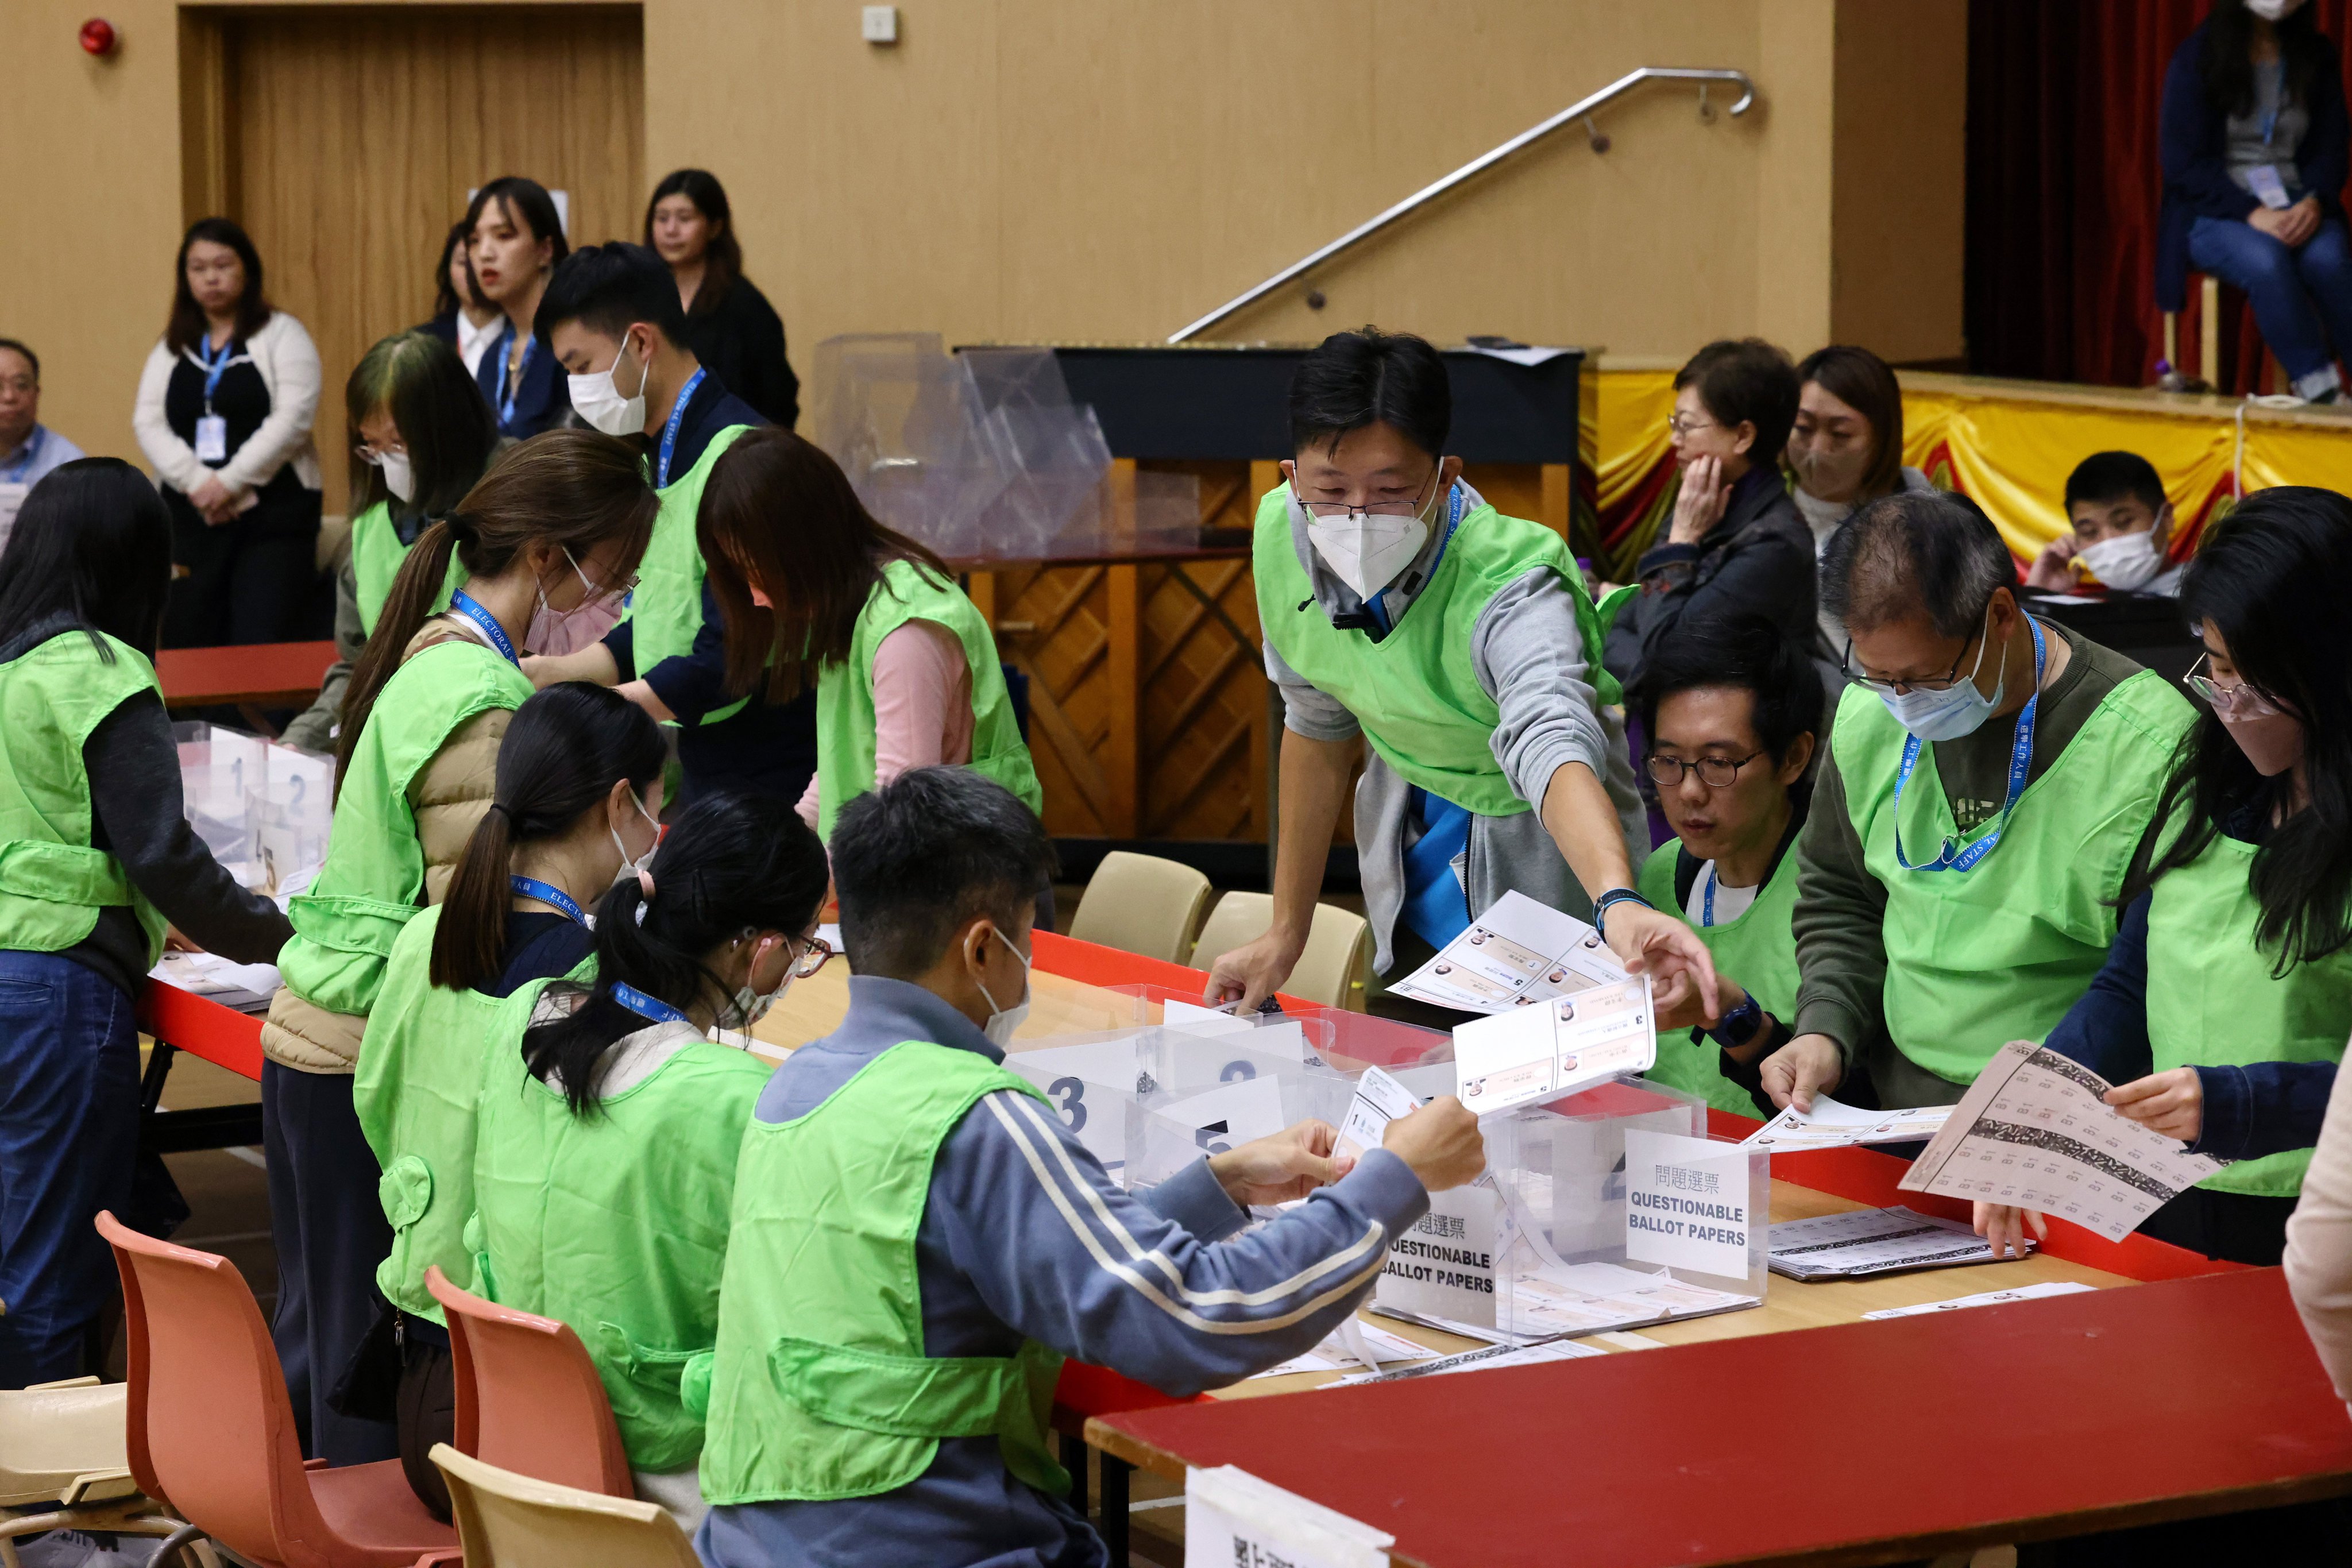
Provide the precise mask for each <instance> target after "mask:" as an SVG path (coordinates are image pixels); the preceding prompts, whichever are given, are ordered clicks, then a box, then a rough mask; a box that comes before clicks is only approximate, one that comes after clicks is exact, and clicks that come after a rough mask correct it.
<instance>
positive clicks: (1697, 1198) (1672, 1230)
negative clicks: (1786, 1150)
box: [1625, 1128, 1757, 1276]
mask: <svg viewBox="0 0 2352 1568" xmlns="http://www.w3.org/2000/svg"><path fill="white" fill-rule="evenodd" d="M1748 1210H1749V1204H1748V1151H1747V1150H1745V1149H1743V1148H1741V1147H1740V1146H1739V1145H1738V1144H1737V1143H1715V1142H1709V1141H1707V1140H1706V1139H1705V1138H1681V1137H1677V1136H1675V1134H1674V1133H1671V1132H1645V1131H1642V1130H1640V1129H1639V1128H1628V1129H1627V1130H1626V1132H1625V1257H1626V1258H1627V1260H1628V1261H1631V1262H1635V1263H1662V1264H1664V1265H1665V1266H1666V1267H1667V1268H1688V1269H1695V1270H1696V1271H1697V1272H1699V1273H1701V1274H1719V1275H1733V1276H1737V1275H1743V1274H1746V1273H1747V1272H1748V1246H1749V1239H1750V1238H1749V1235H1748V1232H1749V1229H1750V1227H1751V1226H1753V1225H1754V1224H1755V1221H1756V1218H1757V1216H1756V1215H1753V1214H1751V1213H1749V1212H1748Z"/></svg>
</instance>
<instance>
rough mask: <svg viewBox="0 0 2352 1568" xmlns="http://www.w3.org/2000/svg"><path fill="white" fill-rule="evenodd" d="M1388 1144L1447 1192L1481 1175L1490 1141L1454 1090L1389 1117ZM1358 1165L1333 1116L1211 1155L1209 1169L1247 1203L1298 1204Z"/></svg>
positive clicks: (1384, 1144) (1425, 1181) (1435, 1188)
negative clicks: (1342, 1144)
mask: <svg viewBox="0 0 2352 1568" xmlns="http://www.w3.org/2000/svg"><path fill="white" fill-rule="evenodd" d="M1381 1148H1383V1149H1386V1150H1387V1151H1388V1152H1390V1153H1391V1154H1394V1155H1395V1156H1396V1157H1397V1158H1398V1159H1400V1160H1402V1161H1403V1162H1404V1163H1406V1164H1407V1165H1408V1166H1410V1167H1412V1173H1413V1174H1414V1175H1415V1176H1417V1177H1419V1178H1420V1179H1421V1184H1422V1186H1423V1188H1424V1189H1426V1190H1427V1191H1430V1192H1433V1193H1442V1192H1445V1191H1447V1190H1449V1189H1451V1188H1454V1187H1459V1186H1463V1185H1465V1184H1468V1183H1471V1182H1474V1181H1476V1180H1477V1179H1478V1173H1479V1172H1481V1171H1483V1170H1485V1169H1486V1139H1485V1137H1484V1136H1483V1135H1481V1134H1480V1132H1479V1131H1478V1119H1477V1118H1476V1117H1475V1116H1473V1115H1471V1114H1470V1113H1469V1112H1468V1111H1467V1110H1464V1109H1463V1108H1462V1102H1461V1101H1460V1100H1456V1099H1454V1097H1453V1096H1452V1095H1450V1094H1445V1095H1440V1096H1438V1098H1436V1099H1435V1100H1431V1101H1430V1102H1429V1103H1428V1104H1427V1105H1423V1106H1421V1107H1418V1108H1417V1109H1415V1110H1411V1111H1408V1112H1406V1113H1405V1114H1404V1115H1402V1116H1400V1117H1398V1118H1396V1120H1394V1121H1391V1122H1390V1123H1388V1125H1387V1127H1386V1128H1384V1129H1383V1130H1382V1131H1381ZM1355 1168H1356V1156H1355V1155H1353V1154H1350V1153H1348V1152H1344V1151H1342V1150H1341V1149H1340V1147H1339V1130H1338V1129H1337V1128H1335V1127H1333V1126H1332V1125H1331V1124H1330V1123H1329V1122H1328V1121H1318V1120H1316V1119H1314V1118H1311V1117H1310V1118H1309V1119H1307V1121H1301V1122H1298V1123H1297V1124H1296V1125H1295V1126H1291V1127H1286V1128H1284V1129H1283V1130H1282V1131H1279V1132H1276V1133H1274V1134H1273V1135H1271V1136H1270V1137H1265V1138H1257V1139H1253V1140H1251V1141H1250V1142H1247V1143H1244V1144H1242V1145H1241V1146H1240V1147H1239V1148H1235V1149H1230V1150H1228V1151H1226V1152H1224V1153H1222V1154H1212V1155H1210V1156H1209V1173H1210V1174H1211V1175H1213V1176H1214V1177H1216V1179H1217V1184H1218V1185H1219V1186H1221V1187H1223V1189H1224V1190H1225V1195H1226V1196H1227V1197H1229V1198H1231V1199H1233V1200H1234V1202H1235V1203H1237V1204H1240V1205H1243V1206H1244V1207H1245V1208H1246V1207H1249V1206H1251V1205H1258V1206H1265V1205H1272V1204H1286V1203H1294V1202H1296V1201H1297V1200H1298V1199H1300V1198H1303V1197H1306V1196H1307V1194H1310V1193H1312V1192H1314V1191H1315V1189H1316V1188H1318V1187H1325V1186H1328V1185H1330V1184H1332V1183H1333V1182H1336V1181H1338V1180H1339V1178H1340V1177H1342V1176H1344V1175H1346V1174H1347V1173H1349V1171H1352V1170H1354V1169H1355Z"/></svg>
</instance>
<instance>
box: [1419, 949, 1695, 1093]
mask: <svg viewBox="0 0 2352 1568" xmlns="http://www.w3.org/2000/svg"><path fill="white" fill-rule="evenodd" d="M1657 1059H1658V1028H1657V1020H1656V1017H1655V1016H1654V1014H1653V1013H1652V1011H1651V1008H1650V977H1649V976H1648V975H1646V974H1636V975H1633V976H1631V977H1629V978H1627V979H1624V980H1616V981H1612V982H1611V983H1609V984H1606V985H1594V986H1591V987H1589V988H1588V989H1586V990H1583V991H1580V992H1578V993H1577V994H1575V995H1573V996H1557V997H1553V998H1550V999H1549V1000H1547V1001H1543V1002H1538V1003H1535V1004H1533V1005H1529V1006H1526V1007H1520V1008H1517V1009H1514V1010H1513V1011H1511V1012H1508V1013H1497V1014H1496V1015H1495V1016H1493V1017H1491V1018H1479V1019H1476V1020H1474V1021H1473V1022H1471V1023H1467V1024H1464V1025H1462V1026H1459V1027H1458V1028H1456V1029H1455V1030H1454V1094H1455V1096H1456V1097H1457V1098H1459V1099H1460V1100H1461V1101H1462V1103H1463V1104H1464V1105H1465V1106H1468V1107H1469V1108H1470V1110H1472V1111H1473V1112H1475V1114H1477V1115H1480V1116H1490V1115H1492V1114H1494V1113H1495V1112H1496V1111H1498V1110H1509V1109H1510V1108H1511V1107H1513V1106H1515V1105H1530V1104H1533V1103H1535V1102H1536V1101H1538V1100H1555V1099H1558V1098H1559V1096H1561V1095H1563V1094H1567V1093H1569V1092H1570V1091H1571V1090H1574V1089H1582V1088H1583V1087H1584V1086H1585V1085H1587V1084H1591V1083H1598V1082H1600V1081H1601V1080H1602V1079H1612V1078H1615V1077H1616V1076H1617V1075H1618V1074H1620V1073H1629V1072H1630V1073H1637V1072H1644V1071H1647V1070H1648V1069H1649V1068H1650V1066H1651V1065H1652V1064H1653V1063H1654V1062H1655V1061H1656V1060H1657Z"/></svg>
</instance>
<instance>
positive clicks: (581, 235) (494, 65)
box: [188, 5, 646, 512]
mask: <svg viewBox="0 0 2352 1568" xmlns="http://www.w3.org/2000/svg"><path fill="white" fill-rule="evenodd" d="M200 15H201V14H200ZM201 25H202V23H201V22H200V26H201ZM209 25H210V26H211V27H212V28H214V29H216V34H217V37H218V39H219V44H218V47H217V52H218V56H219V58H220V60H221V69H222V71H223V73H224V75H225V78H226V91H225V92H224V93H223V95H222V100H221V102H222V111H223V113H224V114H225V115H226V146H227V148H228V153H227V160H228V169H227V172H226V178H227V181H228V187H227V192H226V197H227V200H226V205H228V206H229V208H230V211H231V215H232V216H236V218H238V220H239V221H240V222H242V223H244V224H245V225H246V226H247V229H249V230H250V231H251V232H252V235H253V237H254V243H255V245H256V246H257V247H258V248H259V250H260V252H261V256H262V261H263V265H264V267H265V268H267V270H268V283H269V291H270V295H271V297H272V298H273V299H274V300H276V301H277V302H278V304H279V305H281V306H283V307H285V308H286V309H287V310H290V311H292V312H293V313H294V314H295V315H296V316H297V317H298V318H299V319H300V320H301V321H302V324H303V325H304V326H306V327H308V328H309V329H310V334H311V336H312V337H313V338H314V339H316V340H317V342H318V344H319V357H320V365H321V367H322V370H323V373H324V386H323V389H322V392H321V395H320V408H319V421H318V426H317V439H318V443H319V448H320V457H321V458H322V459H323V460H324V462H325V465H326V469H327V510H329V511H331V512H333V511H340V510H342V504H343V497H344V494H345V479H344V473H343V469H344V463H345V437H344V434H343V400H342V387H343V382H344V380H345V379H346V378H347V377H348V376H349V375H350V374H351V370H352V366H353V365H354V364H356V363H358V361H359V357H360V355H361V354H362V353H363V352H365V350H366V348H367V346H368V345H369V344H370V343H372V342H375V341H376V340H377V339H378V338H381V337H383V335H385V334H386V333H388V332H394V331H399V330H400V329H402V328H404V327H409V326H414V325H415V324H416V323H417V322H419V321H423V320H424V319H425V317H426V315H427V314H428V313H429V312H430V309H431V305H432V299H433V277H432V271H433V262H434V258H435V257H436V255H437V254H438V252H439V249H440V241H441V237H442V236H443V235H444V234H445V233H446V231H447V229H448V226H449V225H450V224H451V223H453V222H455V221H457V218H459V217H460V216H464V213H465V206H466V201H467V193H468V192H469V191H470V190H472V189H474V188H476V187H478V186H479V185H481V184H483V183H484V182H485V181H487V180H489V179H492V178H495V177H497V176H498V175H500V174H528V175H530V177H531V178H533V179H535V180H538V181H539V182H540V183H541V184H544V185H546V186H548V187H550V188H551V189H561V190H563V191H566V192H567V193H569V200H570V204H571V226H570V237H571V238H572V241H573V243H575V244H578V243H587V242H593V241H598V240H604V239H608V238H614V237H635V232H636V228H637V225H638V222H639V220H640V218H641V216H642V214H643V210H644V209H643V203H644V200H645V190H646V181H645V172H644V153H643V147H644V125H645V106H644V77H645V73H644V62H643V45H642V30H643V28H642V22H641V18H640V14H639V11H638V8H637V7H636V6H635V5H533V6H501V5H478V6H432V7H422V6H396V7H383V8H377V7H367V8H359V7H320V8H311V7H303V8H282V9H270V10H260V11H249V12H236V13H224V14H218V15H215V16H210V18H209ZM194 63H195V65H196V68H197V69H198V70H199V72H200V71H201V68H202V60H201V58H199V59H198V60H197V61H196V62H194ZM188 185H189V188H190V190H191V192H192V194H193V193H194V192H195V191H197V190H199V189H201V188H202V187H201V185H200V184H199V182H198V181H197V180H196V179H195V177H194V174H191V175H190V176H189V179H188ZM191 216H197V215H191Z"/></svg>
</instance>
